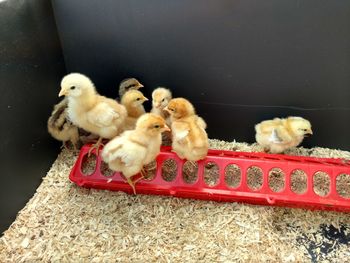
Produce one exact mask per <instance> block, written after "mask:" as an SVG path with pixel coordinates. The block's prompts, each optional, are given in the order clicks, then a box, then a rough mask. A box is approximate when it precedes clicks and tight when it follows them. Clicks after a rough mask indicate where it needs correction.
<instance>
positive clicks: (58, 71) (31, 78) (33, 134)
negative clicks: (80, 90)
mask: <svg viewBox="0 0 350 263" xmlns="http://www.w3.org/2000/svg"><path fill="white" fill-rule="evenodd" d="M0 25H1V26H0V60H1V62H0V94H1V96H0V101H1V103H0V105H1V107H0V123H1V128H0V131H1V133H0V135H1V136H0V138H1V143H0V160H1V172H0V180H1V191H0V233H1V232H2V231H4V230H5V229H6V228H7V227H8V226H9V225H10V224H11V223H12V221H13V220H14V219H15V216H16V213H17V212H18V211H19V210H20V209H21V208H22V207H23V206H24V205H25V203H26V202H27V201H28V199H29V198H30V197H31V196H33V194H34V192H35V189H36V188H37V187H38V185H39V184H40V182H41V178H42V177H43V176H45V175H46V172H47V171H48V169H49V168H50V166H51V164H52V162H53V161H54V159H55V158H56V156H57V153H58V148H59V147H58V146H59V144H58V143H56V142H54V140H53V139H51V138H50V137H49V135H48V133H47V131H46V121H47V118H48V116H49V114H50V112H51V110H52V105H53V104H54V103H55V102H56V101H58V98H57V93H56V90H57V89H58V85H59V81H60V78H61V77H62V76H63V75H64V74H65V68H64V62H63V57H62V51H61V47H60V43H59V39H58V36H57V29H56V25H55V21H54V17H53V14H52V7H51V4H50V2H49V1H46V0H30V1H29V0H28V1H23V0H11V1H1V2H0Z"/></svg>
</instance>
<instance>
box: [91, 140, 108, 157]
mask: <svg viewBox="0 0 350 263" xmlns="http://www.w3.org/2000/svg"><path fill="white" fill-rule="evenodd" d="M101 145H102V146H104V144H103V143H102V137H100V138H99V139H98V140H97V142H96V143H95V144H93V145H92V146H91V148H90V150H89V154H88V157H90V155H91V152H92V151H93V149H96V155H98V151H99V149H100V146H101Z"/></svg>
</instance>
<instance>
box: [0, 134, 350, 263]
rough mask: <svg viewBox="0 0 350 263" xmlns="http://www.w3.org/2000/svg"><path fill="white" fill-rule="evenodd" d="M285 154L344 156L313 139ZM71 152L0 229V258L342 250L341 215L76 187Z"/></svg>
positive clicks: (214, 256)
mask: <svg viewBox="0 0 350 263" xmlns="http://www.w3.org/2000/svg"><path fill="white" fill-rule="evenodd" d="M210 144H211V148H216V149H228V150H241V151H260V150H261V149H260V148H259V146H257V145H256V144H254V145H248V144H245V143H236V142H233V143H228V142H223V141H218V140H210ZM289 154H294V155H307V156H308V155H312V156H320V157H343V158H347V159H350V153H349V152H345V151H338V150H330V149H323V148H313V149H304V148H299V149H293V150H291V151H290V153H289ZM76 157H77V155H76V154H74V153H72V152H69V151H66V150H63V152H62V153H61V154H60V155H59V156H58V158H57V160H56V161H55V163H54V164H53V166H52V168H51V169H50V171H49V172H48V174H47V176H46V177H44V178H43V182H42V184H41V185H40V186H39V188H38V189H37V192H36V193H35V195H34V196H33V198H32V199H31V200H30V201H29V202H28V203H27V205H26V206H25V207H24V208H23V209H22V210H21V211H20V212H19V214H18V216H17V218H16V220H15V222H14V223H13V224H12V225H11V227H10V228H9V229H8V230H7V231H5V233H4V235H3V236H2V237H1V238H0V259H1V260H0V261H1V262H155V261H157V262H312V261H313V262H316V261H317V262H346V261H348V259H349V256H350V250H349V242H350V217H349V214H345V213H337V212H325V211H308V210H302V209H289V208H278V207H265V206H253V205H245V204H237V203H218V202H210V201H198V200H189V199H179V198H173V197H161V196H146V195H136V196H132V195H127V194H124V193H122V192H110V191H102V190H94V189H91V190H89V189H84V188H80V187H77V186H76V185H74V184H72V183H70V182H69V180H68V175H69V172H70V170H71V168H72V166H73V164H74V162H75V160H76ZM90 169H94V168H90ZM168 170H169V169H168ZM168 172H169V171H168ZM170 172H171V171H170ZM227 174H228V177H227V178H231V177H232V178H235V177H237V175H239V174H240V173H239V172H237V169H236V168H232V169H231V170H229V171H228V172H227ZM230 175H232V176H231V177H229V176H230ZM227 180H228V181H230V180H231V179H227ZM234 180H235V179H232V180H231V181H232V182H234ZM277 181H278V182H279V180H277ZM320 182H321V183H323V181H322V179H320ZM344 182H345V183H343V182H342V183H339V186H338V188H340V189H341V190H342V191H345V192H346V191H348V189H349V185H348V182H347V181H344Z"/></svg>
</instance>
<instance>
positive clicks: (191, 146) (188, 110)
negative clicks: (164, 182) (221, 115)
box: [165, 98, 209, 161]
mask: <svg viewBox="0 0 350 263" xmlns="http://www.w3.org/2000/svg"><path fill="white" fill-rule="evenodd" d="M165 110H166V111H168V112H169V113H170V116H171V131H172V140H173V142H172V148H173V151H174V152H175V153H176V154H177V155H178V156H179V157H180V158H181V159H187V160H189V161H198V160H201V159H204V158H205V157H206V156H207V153H208V148H209V142H208V135H207V133H206V131H205V129H206V127H207V125H206V123H205V121H204V120H203V119H202V118H201V117H199V116H198V115H196V113H195V109H194V107H193V105H192V104H191V103H190V102H189V101H188V100H186V99H184V98H175V99H172V100H171V101H170V102H169V104H168V106H167V107H166V108H165Z"/></svg>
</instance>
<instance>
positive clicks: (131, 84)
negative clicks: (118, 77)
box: [119, 78, 143, 99]
mask: <svg viewBox="0 0 350 263" xmlns="http://www.w3.org/2000/svg"><path fill="white" fill-rule="evenodd" d="M142 87H143V85H142V84H141V83H140V82H139V81H138V80H137V79H135V78H127V79H124V80H122V81H121V82H120V84H119V99H121V98H122V97H123V96H124V94H125V92H127V91H129V90H138V89H140V88H142Z"/></svg>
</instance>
